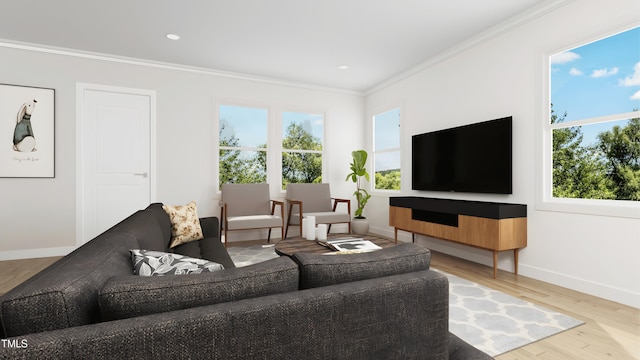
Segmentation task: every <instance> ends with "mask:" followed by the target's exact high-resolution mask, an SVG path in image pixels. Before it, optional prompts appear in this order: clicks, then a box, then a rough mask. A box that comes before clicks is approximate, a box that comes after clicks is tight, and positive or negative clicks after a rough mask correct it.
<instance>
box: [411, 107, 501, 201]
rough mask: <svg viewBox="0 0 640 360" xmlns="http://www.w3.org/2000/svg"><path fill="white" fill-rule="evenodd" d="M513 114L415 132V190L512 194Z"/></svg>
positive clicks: (413, 148)
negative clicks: (419, 132) (440, 128)
mask: <svg viewBox="0 0 640 360" xmlns="http://www.w3.org/2000/svg"><path fill="white" fill-rule="evenodd" d="M511 130H512V117H505V118H501V119H496V120H490V121H484V122H480V123H475V124H470V125H464V126H459V127H455V128H450V129H444V130H439V131H434V132H428V133H424V134H419V135H413V137H412V139H411V143H412V154H411V157H412V169H411V171H412V182H411V184H412V186H411V187H412V189H413V190H426V191H447V192H472V193H489V194H511V193H512V175H511V173H512V164H511V161H512V153H511V152H512V138H511Z"/></svg>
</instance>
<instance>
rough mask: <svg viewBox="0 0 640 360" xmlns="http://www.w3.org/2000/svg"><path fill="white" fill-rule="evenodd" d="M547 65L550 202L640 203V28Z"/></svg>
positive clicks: (557, 56)
mask: <svg viewBox="0 0 640 360" xmlns="http://www.w3.org/2000/svg"><path fill="white" fill-rule="evenodd" d="M549 64H550V72H549V73H550V115H549V119H550V121H549V124H548V125H547V131H546V132H545V133H546V134H549V135H550V136H551V141H550V144H551V146H552V161H551V166H552V172H551V173H552V195H553V197H555V198H573V199H601V200H632V201H640V111H638V109H639V108H640V27H636V28H633V29H630V30H628V31H625V32H622V33H620V34H617V35H614V36H610V37H607V38H604V39H602V40H599V41H595V42H592V43H589V44H586V45H583V46H580V47H577V48H574V49H571V50H568V51H565V52H562V53H559V54H555V55H553V56H551V57H550V58H549Z"/></svg>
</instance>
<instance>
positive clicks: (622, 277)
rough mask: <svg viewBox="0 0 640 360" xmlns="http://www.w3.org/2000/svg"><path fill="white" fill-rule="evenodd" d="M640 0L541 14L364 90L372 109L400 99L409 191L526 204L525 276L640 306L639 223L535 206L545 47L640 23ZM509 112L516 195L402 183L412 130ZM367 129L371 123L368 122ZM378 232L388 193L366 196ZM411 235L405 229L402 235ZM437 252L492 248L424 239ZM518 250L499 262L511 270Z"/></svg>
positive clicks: (477, 254)
mask: <svg viewBox="0 0 640 360" xmlns="http://www.w3.org/2000/svg"><path fill="white" fill-rule="evenodd" d="M639 15H640V3H638V2H637V0H613V1H609V2H607V4H606V6H603V3H602V2H601V1H597V0H584V1H574V2H570V3H569V4H568V5H565V6H564V7H561V8H559V9H556V10H554V11H553V12H550V13H547V14H544V15H542V16H540V17H538V18H536V19H534V20H531V21H529V22H527V23H524V24H522V25H519V26H516V27H515V28H511V29H508V30H505V31H504V32H502V33H500V34H498V35H497V36H493V37H491V38H489V39H487V40H484V41H482V42H480V43H478V44H475V45H474V46H471V47H468V48H465V49H463V50H461V51H459V52H454V51H452V52H451V56H450V57H446V58H445V57H443V58H442V59H441V61H439V62H433V63H431V64H426V65H425V68H424V69H422V70H421V71H419V72H417V73H415V74H412V75H410V76H409V77H407V78H405V79H402V80H399V81H397V82H396V83H393V84H390V85H388V86H386V87H382V88H380V89H377V90H376V91H374V92H373V93H371V94H369V96H368V97H367V115H372V114H373V113H375V111H376V109H377V108H379V107H381V106H387V105H386V104H388V103H390V102H392V103H393V102H395V103H396V104H398V105H401V106H402V107H403V112H402V116H403V121H404V122H403V135H404V137H403V141H404V142H403V149H404V155H405V156H404V159H403V161H404V162H403V174H402V175H403V183H402V185H403V189H405V190H403V191H402V194H403V195H417V196H433V197H443V198H455V199H469V200H481V201H482V200H487V201H498V202H510V203H521V204H527V205H528V246H527V247H526V248H525V249H523V250H522V251H521V252H520V260H519V262H520V267H519V270H520V274H522V275H525V276H530V277H534V278H536V279H540V280H543V281H547V282H550V283H554V284H558V285H561V286H564V287H568V288H572V289H575V290H579V291H582V292H586V293H590V294H594V295H596V296H600V297H603V298H607V299H611V300H614V301H617V302H620V303H624V304H629V305H632V306H635V307H640V222H639V221H638V219H632V218H618V217H606V216H592V215H580V214H572V213H560V212H549V211H541V210H538V209H536V191H535V190H536V182H537V181H539V176H538V175H537V174H536V153H535V149H536V141H537V139H536V135H535V134H536V133H537V130H538V128H539V127H540V126H541V125H540V124H541V121H544V119H542V118H540V116H539V115H540V113H541V109H542V108H543V107H544V105H543V99H542V97H541V93H542V91H541V89H542V88H541V87H542V84H543V81H542V80H543V79H542V78H541V76H542V66H543V59H544V56H545V54H547V53H549V52H551V51H554V50H558V49H562V48H563V47H570V46H575V45H578V44H579V43H580V42H581V41H585V40H593V39H592V38H593V37H594V36H595V35H597V34H603V35H606V34H607V33H609V32H611V31H613V30H615V29H619V30H622V29H621V27H623V26H625V25H632V23H633V22H637V21H638V20H640V17H639ZM504 116H513V119H514V125H513V126H514V128H513V143H514V152H513V159H514V162H513V165H514V173H513V195H480V194H444V193H436V192H417V191H411V190H406V189H410V188H411V184H410V178H411V173H410V163H408V161H410V157H411V156H410V154H411V148H410V141H411V135H413V134H418V133H422V132H426V131H432V130H437V129H442V128H447V127H452V126H457V125H462V124H468V123H473V122H479V121H484V120H491V119H495V118H498V117H504ZM369 131H371V129H369ZM367 216H368V217H369V218H370V219H372V222H373V223H375V224H376V228H375V231H377V232H380V233H383V234H387V235H390V236H392V235H393V230H392V228H390V227H389V226H388V225H387V224H388V198H387V196H386V194H378V196H377V197H376V198H375V199H373V200H372V201H371V202H370V205H368V208H367ZM402 235H403V239H404V240H408V241H410V236H409V235H408V234H406V233H405V234H402ZM420 241H425V242H427V244H428V245H429V246H430V247H431V248H432V249H434V250H439V251H442V252H445V253H449V254H452V255H456V256H460V257H463V258H466V259H469V260H472V261H476V262H480V263H484V264H486V265H490V264H492V258H491V253H490V252H488V251H483V250H478V249H474V248H470V247H465V246H462V245H457V244H452V243H449V242H445V241H441V240H435V239H429V238H426V237H421V238H420ZM511 254H512V253H511V252H505V253H503V254H501V255H500V259H499V267H500V268H501V269H505V270H508V271H512V269H513V261H512V255H511Z"/></svg>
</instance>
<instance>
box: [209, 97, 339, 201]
mask: <svg viewBox="0 0 640 360" xmlns="http://www.w3.org/2000/svg"><path fill="white" fill-rule="evenodd" d="M221 106H237V107H245V108H255V109H265V110H267V142H266V145H267V146H266V148H254V147H246V146H242V147H221V146H220V122H221V117H220V108H221ZM213 111H214V129H213V133H214V134H213V135H214V141H213V147H214V149H213V155H214V157H213V161H214V164H215V165H214V166H215V167H216V170H215V171H214V176H213V177H214V179H213V180H214V182H215V184H216V187H217V189H216V192H217V194H218V195H219V194H220V168H221V167H220V150H225V149H227V150H242V151H244V150H247V151H264V152H266V159H267V168H266V180H265V181H266V183H268V184H270V188H271V191H272V193H273V194H280V195H281V196H282V195H283V194H284V193H285V192H286V191H285V189H282V186H281V184H282V154H283V152H284V149H283V147H282V140H283V135H282V132H283V129H282V127H283V116H284V113H286V112H294V113H306V114H314V115H322V151H321V157H322V178H323V179H326V178H327V176H328V175H327V173H326V169H327V161H326V160H327V159H326V138H327V117H328V115H327V112H326V111H324V110H320V109H317V108H315V109H314V108H312V107H311V108H310V107H282V108H278V106H277V105H274V104H265V103H262V102H259V101H252V100H238V99H215V100H214V108H213ZM296 152H316V153H317V152H318V151H317V150H299V151H298V150H296Z"/></svg>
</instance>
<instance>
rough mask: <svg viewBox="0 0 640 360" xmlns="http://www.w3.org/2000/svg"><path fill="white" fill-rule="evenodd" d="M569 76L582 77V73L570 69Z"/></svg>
mask: <svg viewBox="0 0 640 360" xmlns="http://www.w3.org/2000/svg"><path fill="white" fill-rule="evenodd" d="M569 74H571V75H573V76H580V75H582V71H580V70H578V69H576V68H571V70H569Z"/></svg>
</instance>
